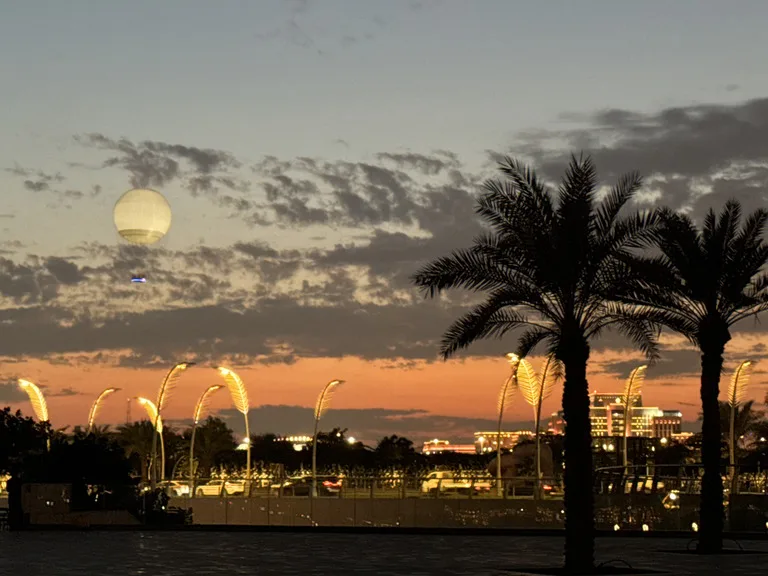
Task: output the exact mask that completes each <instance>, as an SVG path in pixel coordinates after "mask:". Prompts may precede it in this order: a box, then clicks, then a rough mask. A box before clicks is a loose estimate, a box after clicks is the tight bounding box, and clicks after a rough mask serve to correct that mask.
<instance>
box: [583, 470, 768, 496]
mask: <svg viewBox="0 0 768 576" xmlns="http://www.w3.org/2000/svg"><path fill="white" fill-rule="evenodd" d="M702 471H703V469H702V466H701V465H700V464H684V465H677V464H660V465H655V466H628V467H626V468H625V467H624V466H611V467H607V468H598V469H597V470H595V474H594V481H595V486H594V487H595V493H596V494H669V493H678V494H699V493H700V492H701V475H702ZM721 473H722V475H723V484H724V487H725V491H726V494H728V493H730V488H731V483H730V481H729V480H728V470H727V467H725V466H724V467H723V469H722V470H721ZM766 491H768V476H767V475H766V474H765V473H761V474H755V473H749V472H745V473H739V474H738V476H737V483H736V490H735V493H736V494H765V493H766Z"/></svg>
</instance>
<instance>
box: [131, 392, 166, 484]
mask: <svg viewBox="0 0 768 576" xmlns="http://www.w3.org/2000/svg"><path fill="white" fill-rule="evenodd" d="M136 400H138V401H139V404H141V405H142V406H144V409H145V410H146V411H147V416H149V421H150V422H151V423H152V422H153V423H154V424H153V426H152V427H153V429H154V430H153V432H154V433H153V434H152V446H153V447H156V446H157V444H156V442H157V437H158V436H160V459H161V462H160V481H162V479H163V478H165V441H164V440H163V419H162V418H161V417H160V414H158V412H157V406H155V403H154V402H152V400H150V399H148V398H142V397H141V396H137V397H136ZM152 458H153V459H154V452H153V453H152ZM151 464H152V463H151V462H150V465H151ZM147 475H148V476H150V475H151V469H148V470H147ZM153 489H154V485H153Z"/></svg>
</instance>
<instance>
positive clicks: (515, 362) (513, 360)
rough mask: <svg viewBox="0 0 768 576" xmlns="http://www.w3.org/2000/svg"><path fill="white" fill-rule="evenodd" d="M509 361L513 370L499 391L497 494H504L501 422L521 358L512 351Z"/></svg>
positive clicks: (507, 357) (512, 390)
mask: <svg viewBox="0 0 768 576" xmlns="http://www.w3.org/2000/svg"><path fill="white" fill-rule="evenodd" d="M506 359H507V362H509V366H510V367H511V368H512V372H511V374H510V375H509V377H508V378H507V379H506V380H505V381H504V384H503V385H502V387H501V390H500V391H499V405H498V410H499V425H498V429H497V430H496V495H497V496H502V495H503V493H504V492H503V490H504V488H503V486H502V484H501V424H502V422H503V420H504V410H506V408H507V405H508V404H509V403H510V402H511V401H512V397H513V396H514V395H515V391H516V390H517V367H518V366H519V364H520V358H519V357H518V355H517V354H512V353H511V352H510V353H509V354H507V355H506Z"/></svg>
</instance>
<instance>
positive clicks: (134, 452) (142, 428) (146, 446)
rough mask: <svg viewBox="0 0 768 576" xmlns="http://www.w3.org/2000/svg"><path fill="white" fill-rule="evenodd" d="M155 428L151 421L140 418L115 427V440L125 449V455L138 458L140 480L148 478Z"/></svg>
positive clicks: (144, 480) (143, 480)
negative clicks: (138, 420) (137, 420)
mask: <svg viewBox="0 0 768 576" xmlns="http://www.w3.org/2000/svg"><path fill="white" fill-rule="evenodd" d="M154 434H155V430H154V428H153V426H152V422H150V421H149V420H142V421H140V422H133V423H131V424H123V425H121V426H119V427H118V428H117V442H118V444H120V445H121V446H122V447H123V449H124V450H125V454H126V456H128V458H130V459H134V458H136V459H138V461H139V469H138V472H139V474H140V476H141V481H142V482H146V481H147V479H148V475H147V473H148V467H149V458H150V457H151V455H152V436H153V435H154Z"/></svg>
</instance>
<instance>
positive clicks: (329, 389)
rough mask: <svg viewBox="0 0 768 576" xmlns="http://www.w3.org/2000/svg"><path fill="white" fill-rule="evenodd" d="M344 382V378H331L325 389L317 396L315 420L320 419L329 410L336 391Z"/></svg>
mask: <svg viewBox="0 0 768 576" xmlns="http://www.w3.org/2000/svg"><path fill="white" fill-rule="evenodd" d="M343 383H344V381H343V380H331V381H330V382H328V384H326V385H325V387H324V388H323V391H322V392H320V395H319V396H318V397H317V403H316V404H315V420H320V418H322V417H323V414H325V413H326V412H327V411H328V407H329V406H330V404H331V398H333V394H334V392H336V390H337V389H338V387H339V386H341V385H342V384H343Z"/></svg>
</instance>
